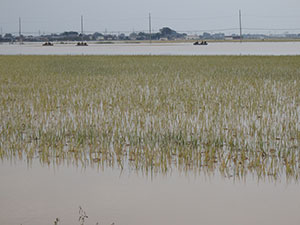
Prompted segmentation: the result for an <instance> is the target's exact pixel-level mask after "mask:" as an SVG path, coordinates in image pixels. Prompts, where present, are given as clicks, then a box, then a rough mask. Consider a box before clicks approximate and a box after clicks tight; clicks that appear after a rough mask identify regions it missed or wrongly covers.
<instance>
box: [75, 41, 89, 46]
mask: <svg viewBox="0 0 300 225" xmlns="http://www.w3.org/2000/svg"><path fill="white" fill-rule="evenodd" d="M76 46H88V44H87V43H86V42H83V41H82V42H77V44H76Z"/></svg>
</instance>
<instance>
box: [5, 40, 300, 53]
mask: <svg viewBox="0 0 300 225" xmlns="http://www.w3.org/2000/svg"><path fill="white" fill-rule="evenodd" d="M20 54H21V55H300V42H244V43H239V42H237V43H232V42H224V43H209V44H208V45H207V46H194V45H193V44H192V43H153V44H149V43H143V44H92V43H91V44H89V45H88V46H75V43H73V44H54V46H42V43H25V44H23V45H20V44H18V43H16V44H0V55H20Z"/></svg>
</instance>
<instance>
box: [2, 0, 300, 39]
mask: <svg viewBox="0 0 300 225" xmlns="http://www.w3.org/2000/svg"><path fill="white" fill-rule="evenodd" d="M239 9H241V10H242V24H243V27H244V28H245V30H244V31H243V32H244V33H254V32H256V33H257V32H261V33H270V32H271V33H283V32H284V30H272V29H289V30H288V31H289V32H290V33H300V0H251V1H250V0H226V1H225V0H207V1H204V0H202V1H201V0H148V1H145V0H122V1H121V0H109V1H102V0H80V1H79V0H51V1H46V0H0V28H2V33H8V32H18V18H19V17H21V19H22V31H23V32H24V33H25V34H26V32H31V33H32V32H36V33H38V31H40V32H41V33H43V32H46V33H49V32H62V31H71V30H74V31H80V16H81V15H83V16H84V30H85V32H95V31H100V32H104V31H105V30H106V29H107V32H111V31H120V32H124V31H126V32H131V31H133V30H134V31H141V30H147V29H148V14H149V13H151V16H152V28H153V29H154V30H158V29H160V28H162V27H164V26H168V27H171V28H172V29H175V30H177V31H199V32H203V31H209V32H218V31H222V32H225V33H238V30H225V29H232V28H238V26H239V21H238V11H239ZM246 28H263V29H267V30H261V31H257V30H256V31H254V30H251V29H249V30H247V29H246ZM293 29H295V30H293Z"/></svg>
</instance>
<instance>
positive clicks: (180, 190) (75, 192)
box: [0, 161, 300, 225]
mask: <svg viewBox="0 0 300 225" xmlns="http://www.w3.org/2000/svg"><path fill="white" fill-rule="evenodd" d="M0 177H1V183H0V209H1V210H0V224H1V225H11V224H22V225H48V224H53V221H54V220H55V218H56V217H58V218H60V223H59V224H64V225H74V224H79V222H78V217H79V214H78V207H79V205H80V206H81V207H82V208H83V210H84V211H86V213H87V215H88V216H89V218H88V219H87V220H86V223H85V224H96V222H99V224H105V225H110V224H111V223H113V222H114V223H115V224H116V225H117V224H122V225H139V224H143V225H158V224H163V225H182V224H185V225H187V224H206V225H210V224H211V225H215V224H222V225H227V224H228V225H240V224H244V225H247V224H249V225H252V224H261V225H269V224H270V225H273V224H289V225H296V224H297V225H298V224H299V223H300V215H299V211H300V201H299V194H300V191H299V190H300V189H299V188H300V187H299V184H295V183H286V182H285V181H284V182H281V181H277V182H273V181H270V182H269V181H268V180H264V181H260V182H257V180H255V179H251V177H250V178H249V179H247V181H242V180H239V181H238V180H235V181H234V180H233V179H224V178H221V177H220V176H218V175H217V174H215V175H214V176H210V175H208V174H200V175H199V174H198V175H195V174H193V173H187V174H184V173H178V172H172V173H170V174H168V175H159V174H157V175H156V176H153V177H151V176H142V175H141V174H139V173H136V171H132V170H130V169H124V170H123V171H120V170H119V169H113V168H104V170H101V169H97V168H92V167H88V168H80V167H74V166H71V165H69V166H60V167H59V168H57V167H55V166H50V167H47V166H41V165H40V164H39V163H38V162H33V164H32V165H30V166H28V165H27V163H26V162H25V161H22V162H21V161H17V162H16V163H12V162H8V161H2V162H1V163H0Z"/></svg>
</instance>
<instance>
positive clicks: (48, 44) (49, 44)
mask: <svg viewBox="0 0 300 225" xmlns="http://www.w3.org/2000/svg"><path fill="white" fill-rule="evenodd" d="M43 46H53V44H52V43H51V42H50V41H47V42H45V43H44V44H43Z"/></svg>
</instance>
